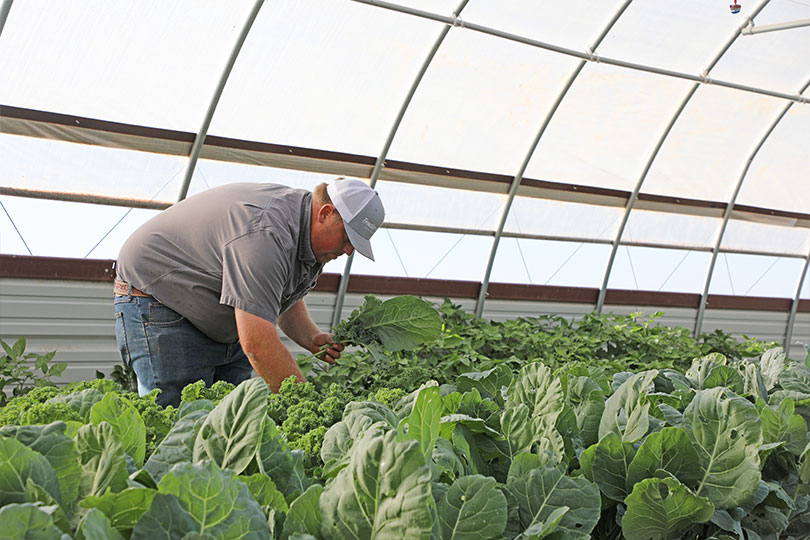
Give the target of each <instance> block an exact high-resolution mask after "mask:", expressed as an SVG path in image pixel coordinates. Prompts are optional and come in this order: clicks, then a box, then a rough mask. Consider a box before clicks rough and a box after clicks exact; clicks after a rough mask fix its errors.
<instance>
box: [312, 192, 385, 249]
mask: <svg viewBox="0 0 810 540" xmlns="http://www.w3.org/2000/svg"><path fill="white" fill-rule="evenodd" d="M326 192H327V193H328V194H329V198H330V199H332V204H334V205H335V208H336V209H337V211H338V214H340V217H341V219H343V226H344V228H345V229H346V235H347V236H348V237H349V242H351V243H352V246H354V249H356V250H357V251H359V252H360V254H361V255H363V256H364V257H367V258H369V259H371V260H372V261H373V260H374V252H373V251H371V242H369V239H370V238H371V235H372V234H374V233H375V232H376V231H377V229H379V228H380V225H382V222H383V220H384V219H385V209H384V208H383V205H382V201H381V200H380V196H379V195H378V194H377V192H376V191H374V190H373V189H371V187H369V185H368V184H366V183H365V182H363V181H362V180H357V179H354V178H338V179H337V180H335V181H334V182H332V183H331V184H329V185H328V186H326Z"/></svg>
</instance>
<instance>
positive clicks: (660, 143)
mask: <svg viewBox="0 0 810 540" xmlns="http://www.w3.org/2000/svg"><path fill="white" fill-rule="evenodd" d="M769 2H770V0H764V1H763V2H762V4H760V5H759V6H758V7H757V8H756V9H755V10H754V11H753V13H752V14H751V15H749V16H748V18H746V19H745V21H743V23H742V24H741V25H740V26H739V27H738V28H737V31H736V32H735V33H734V35H733V36H731V38H729V40H728V41H727V42H726V44H725V45H724V46H723V47H722V48H721V49H720V52H719V53H718V54H717V55H716V56H715V57H714V59H713V60H712V61H711V62H710V63H709V66H708V67H707V68H706V70H705V71H704V73H705V74H708V73H709V72H710V71H711V70H712V69H713V68H714V66H716V65H717V62H719V61H720V59H721V58H722V57H723V55H724V54H726V52H728V50H729V49H730V48H731V46H732V45H733V44H734V42H735V41H736V40H737V38H739V37H740V35H741V33H742V30H743V29H744V28H746V27H748V25H749V24H750V23H751V21H752V20H753V18H754V17H756V16H757V15H758V14H759V13H760V12H761V11H762V10H763V9H764V8H765V6H766V5H768V3H769ZM699 87H700V83H695V84H694V85H692V88H691V89H690V90H689V92H688V93H687V94H686V96H684V98H683V100H682V101H681V104H680V105H679V106H678V109H677V110H676V111H675V114H673V115H672V118H671V119H670V121H669V123H668V124H667V127H666V128H664V132H663V133H662V134H661V137H660V138H659V139H658V143H657V144H656V145H655V148H654V149H653V151H652V153H651V154H650V158H649V159H648V160H647V164H646V165H645V166H644V169H643V170H642V172H641V176H640V177H639V179H638V182H636V186H635V188H634V189H633V193H632V194H631V195H630V198H629V199H628V200H627V207H626V208H625V211H624V215H623V216H622V221H621V223H620V224H619V231H618V232H617V233H616V239H615V240H614V241H613V243H612V247H611V250H610V257H609V258H608V263H607V267H606V268H605V275H604V278H603V279H602V287H601V288H600V289H599V297H598V299H597V301H596V312H597V313H602V308H603V307H604V305H605V296H606V295H607V287H608V282H609V281H610V274H611V272H612V271H613V263H614V262H615V260H616V253H617V252H618V250H619V245H620V243H621V240H622V236H624V231H625V230H626V228H627V222H628V220H629V219H630V212H632V211H633V207H634V206H635V204H636V200H638V194H639V193H640V192H641V187H642V185H643V184H644V181H645V180H646V179H647V174H648V173H649V172H650V168H651V167H652V164H653V162H654V161H655V159H656V158H657V157H658V152H660V151H661V147H662V146H663V145H664V142H665V141H666V139H667V137H668V136H669V134H670V132H671V131H672V128H673V126H674V125H675V123H676V122H677V121H678V119H679V118H680V116H681V113H682V112H683V111H684V109H685V108H686V106H687V105H688V104H689V101H690V100H691V99H692V96H694V95H695V92H697V89H698V88H699Z"/></svg>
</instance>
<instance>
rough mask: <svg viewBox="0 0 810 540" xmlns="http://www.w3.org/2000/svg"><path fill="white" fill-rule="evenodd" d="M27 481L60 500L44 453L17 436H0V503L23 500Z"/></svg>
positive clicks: (59, 494)
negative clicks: (13, 437) (24, 442)
mask: <svg viewBox="0 0 810 540" xmlns="http://www.w3.org/2000/svg"><path fill="white" fill-rule="evenodd" d="M29 480H30V481H31V482H33V483H35V484H36V485H38V486H41V487H42V488H44V489H45V491H47V492H48V494H49V495H50V496H51V497H53V498H54V500H56V501H60V500H61V498H62V494H61V493H60V491H59V480H58V479H57V476H56V471H55V470H54V468H53V467H52V466H51V464H50V463H49V462H48V460H47V459H45V456H43V455H42V454H40V453H38V452H35V451H34V450H31V449H30V448H28V447H27V446H25V445H24V444H23V443H21V442H20V441H18V440H17V439H12V438H5V437H4V438H0V506H3V505H6V504H11V503H22V502H24V501H25V489H26V483H27V482H28V481H29Z"/></svg>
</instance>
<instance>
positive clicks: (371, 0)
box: [352, 0, 810, 104]
mask: <svg viewBox="0 0 810 540" xmlns="http://www.w3.org/2000/svg"><path fill="white" fill-rule="evenodd" d="M352 2H358V3H360V4H367V5H370V6H375V7H379V8H382V9H388V10H391V11H396V12H399V13H406V14H408V15H413V16H415V17H420V18H423V19H429V20H431V21H437V22H443V23H445V24H451V25H453V26H461V27H463V28H466V29H467V30H472V31H473V32H480V33H482V34H487V35H490V36H494V37H497V38H501V39H507V40H509V41H514V42H516V43H523V44H524V45H529V46H531V47H537V48H539V49H545V50H547V51H551V52H556V53H559V54H564V55H566V56H573V57H575V58H580V59H582V60H588V61H590V62H600V63H602V64H608V65H610V66H617V67H621V68H626V69H632V70H634V71H643V72H645V73H654V74H656V75H664V76H666V77H674V78H676V79H684V80H687V81H693V82H697V83H701V84H713V85H715V86H722V87H724V88H733V89H735V90H741V91H743V92H750V93H753V94H761V95H764V96H771V97H776V98H779V99H787V100H790V101H795V102H797V103H805V104H806V103H810V98H807V97H804V96H802V95H799V94H785V93H784V92H776V91H774V90H769V89H767V88H761V87H755V86H747V85H745V84H737V83H735V82H731V81H723V80H719V79H711V78H710V77H708V76H707V75H693V74H691V73H684V72H680V71H673V70H671V69H663V68H659V67H656V66H647V65H643V64H636V63H634V62H627V61H625V60H620V59H617V58H608V57H606V56H598V55H596V54H594V53H593V52H591V51H587V52H582V51H577V50H574V49H569V48H567V47H561V46H559V45H554V44H552V43H546V42H543V41H538V40H536V39H531V38H527V37H524V36H519V35H516V34H510V33H509V32H504V31H502V30H498V29H497V28H491V27H489V26H483V25H481V24H476V23H472V22H466V21H462V20H461V19H458V18H457V17H447V16H444V15H439V14H437V13H432V12H430V11H423V10H420V9H414V8H411V7H408V6H402V5H399V4H392V3H391V2H385V1H383V0H352ZM750 18H751V17H748V18H746V20H749V19H750Z"/></svg>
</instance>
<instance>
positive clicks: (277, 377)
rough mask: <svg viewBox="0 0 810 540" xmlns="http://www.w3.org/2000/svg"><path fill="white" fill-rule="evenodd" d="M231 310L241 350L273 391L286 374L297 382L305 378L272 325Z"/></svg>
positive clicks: (248, 314)
mask: <svg viewBox="0 0 810 540" xmlns="http://www.w3.org/2000/svg"><path fill="white" fill-rule="evenodd" d="M235 311H236V326H237V330H238V331H239V341H240V344H241V345H242V350H243V351H244V352H245V354H246V355H247V357H248V360H250V365H251V366H253V369H254V370H256V373H258V374H259V376H260V377H261V378H262V379H264V380H265V381H266V382H267V385H268V386H269V387H270V389H271V390H272V391H273V392H278V390H279V388H281V383H282V382H283V381H284V379H286V378H287V377H289V376H290V375H295V376H296V377H297V378H298V380H300V381H304V380H306V379H305V378H304V375H303V374H302V373H301V370H300V369H299V368H298V364H296V363H295V359H294V358H293V357H292V355H291V354H290V351H288V350H287V347H285V346H284V344H283V343H282V342H281V339H280V338H279V335H278V331H277V330H276V327H275V325H273V324H272V323H270V322H268V321H265V320H264V319H261V318H259V317H256V316H255V315H251V314H250V313H247V312H244V311H241V310H235Z"/></svg>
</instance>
